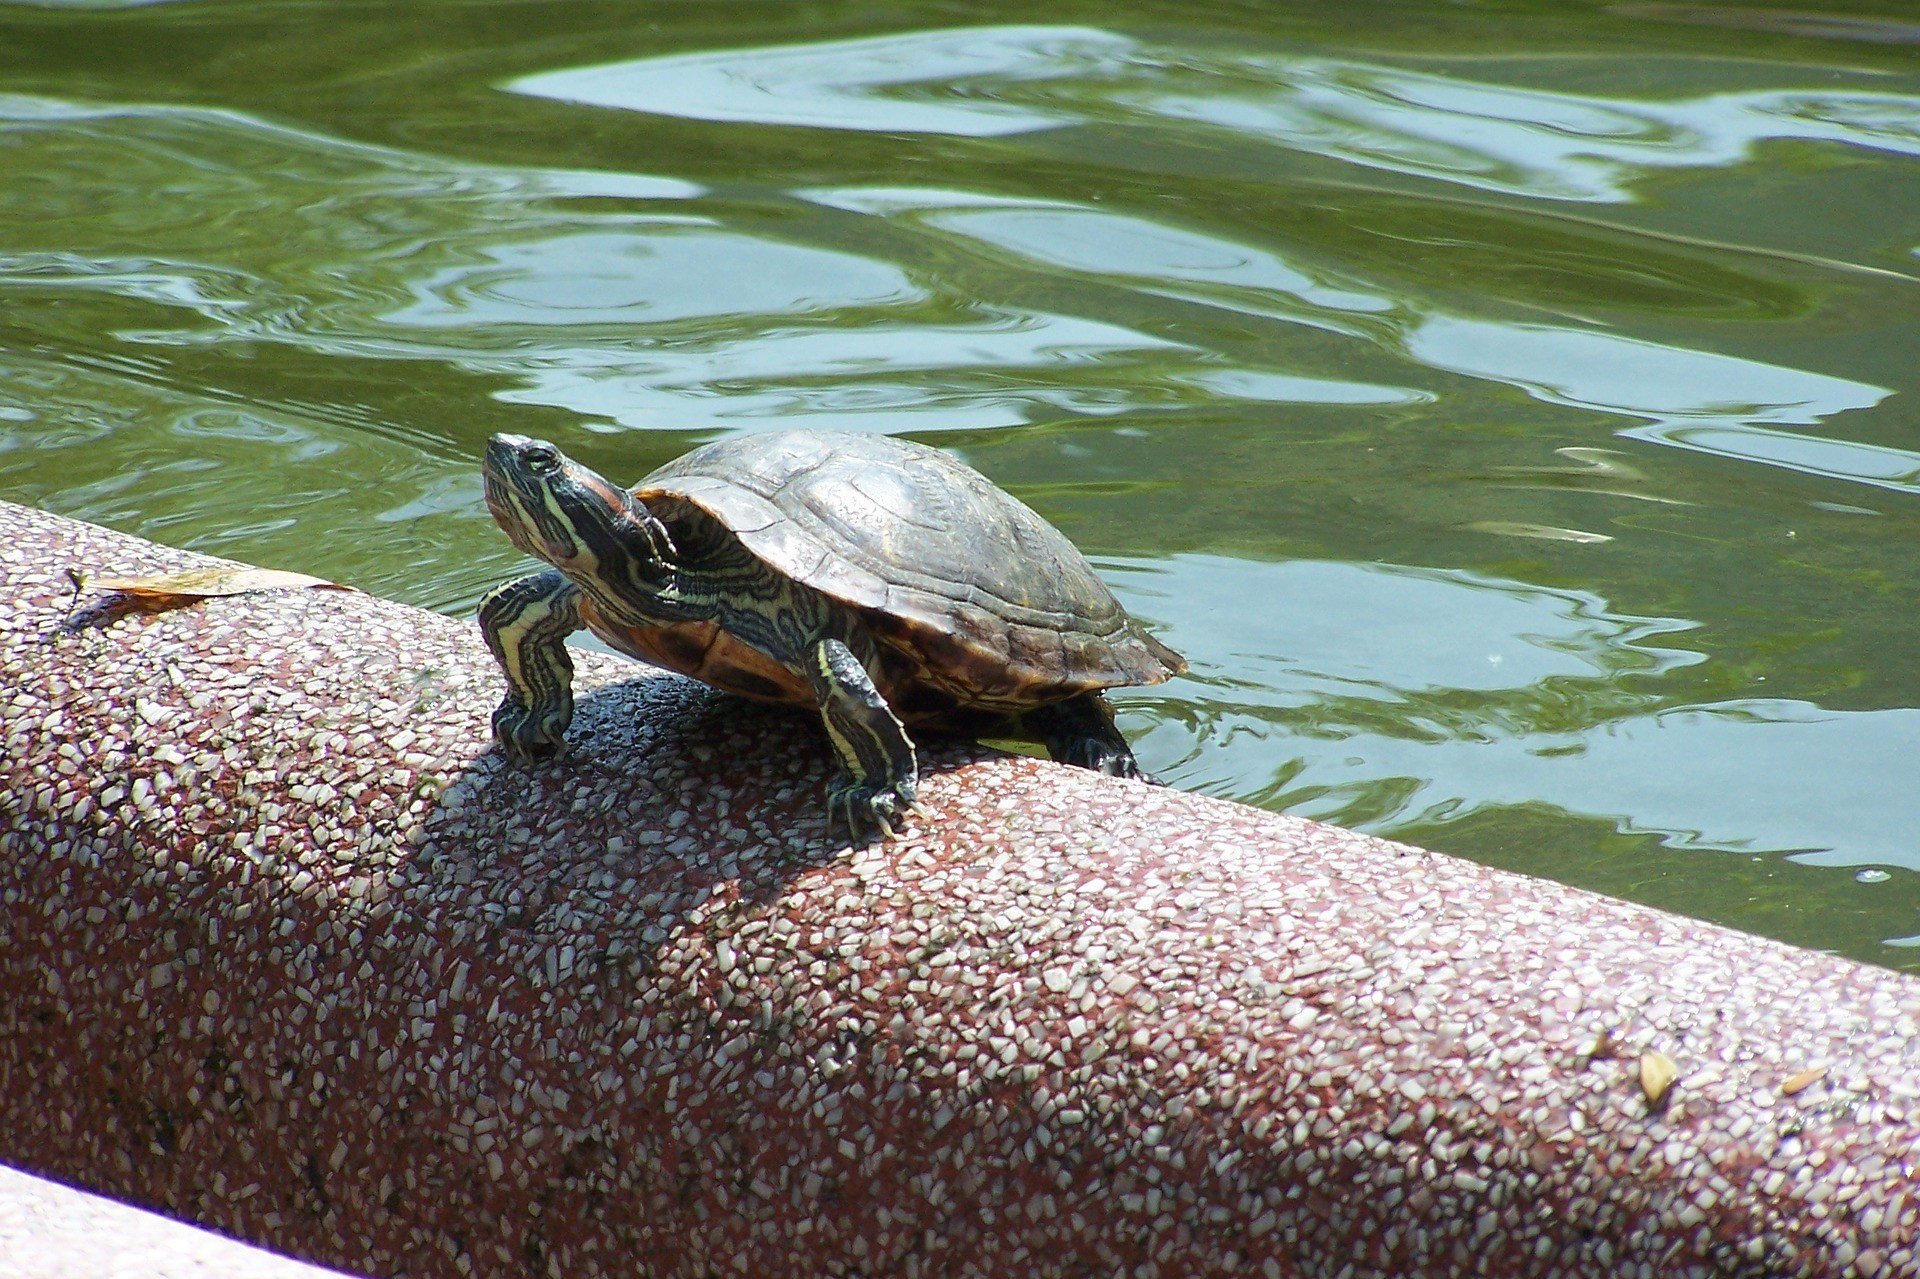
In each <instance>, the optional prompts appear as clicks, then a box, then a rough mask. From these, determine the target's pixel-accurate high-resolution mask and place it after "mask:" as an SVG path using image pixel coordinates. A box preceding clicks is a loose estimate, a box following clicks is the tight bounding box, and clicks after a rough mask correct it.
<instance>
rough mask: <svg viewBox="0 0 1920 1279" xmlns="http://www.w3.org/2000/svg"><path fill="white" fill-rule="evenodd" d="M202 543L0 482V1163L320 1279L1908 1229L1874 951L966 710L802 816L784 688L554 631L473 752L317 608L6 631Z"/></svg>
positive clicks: (1915, 1093) (1592, 1247) (470, 725)
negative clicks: (888, 768)
mask: <svg viewBox="0 0 1920 1279" xmlns="http://www.w3.org/2000/svg"><path fill="white" fill-rule="evenodd" d="M210 562H212V561H209V560H207V559H206V558H205V557H202V556H198V555H194V554H190V553H187V552H182V551H177V550H170V549H167V548H164V547H159V546H155V545H153V544H151V543H148V542H144V541H141V540H139V539H136V538H133V537H129V536H126V535H123V534H119V533H114V532H111V531H108V530H104V529H100V528H96V527H94V526H91V525H86V524H81V523H78V522H75V521H71V520H68V519H64V518H62V517H59V516H54V515H50V514H46V513H44V512H39V511H35V510H31V509H28V508H24V507H19V506H12V505H8V504H4V503H0V583H4V588H3V589H0V934H4V935H5V936H6V937H7V939H8V944H7V945H6V946H4V947H0V983H4V989H5V990H7V991H8V992H9V995H8V998H7V999H5V1000H4V1001H0V1080H4V1081H6V1086H5V1087H4V1088H0V1161H4V1162H7V1163H12V1164H15V1165H18V1166H20V1167H23V1168H26V1169H30V1170H32V1171H35V1172H37V1173H39V1174H41V1175H45V1176H51V1177H55V1178H58V1179H61V1180H63V1181H68V1182H72V1183H75V1184H77V1185H83V1186H87V1187H91V1188H92V1189H94V1190H97V1191H100V1192H102V1193H105V1194H108V1195H112V1196H114V1197H116V1198H122V1199H126V1200H130V1201H133V1202H136V1203H141V1204H145V1205H149V1206H151V1207H152V1208H154V1209H157V1210H159V1211H161V1212H164V1213H167V1214H168V1215H170V1216H174V1217H177V1218H180V1219H183V1220H187V1221H194V1222H198V1223H201V1224H203V1225H206V1226H209V1227H211V1228H213V1229H216V1230H219V1231H221V1232H223V1233H227V1234H230V1235H233V1236H236V1237H239V1238H243V1239H247V1240H251V1241H254V1242H256V1243H259V1244H263V1245H266V1246H268V1247H271V1248H274V1249H277V1250H280V1251H283V1252H287V1253H291V1254H295V1255H298V1256H304V1257H311V1258H314V1259H316V1260H318V1261H320V1262H321V1263H323V1264H326V1265H331V1266H337V1267H341V1268H343V1269H347V1270H352V1271H357V1272H363V1273H367V1274H391V1273H401V1272H404V1273H407V1274H409V1275H416V1276H438V1275H447V1276H453V1275H459V1274H464V1273H467V1272H469V1271H473V1272H478V1273H530V1274H557V1275H565V1276H590V1275H601V1274H609V1275H610V1274H626V1273H632V1272H633V1271H634V1270H635V1269H636V1268H638V1269H639V1270H640V1271H641V1272H642V1273H645V1274H648V1275H655V1276H681V1275H686V1276H692V1275H707V1274H716V1273H719V1274H724V1273H734V1274H743V1275H759V1274H781V1275H793V1276H805V1275H847V1274H871V1275H901V1276H915V1275H920V1276H934V1275H943V1276H944V1275H982V1276H984V1275H993V1276H1004V1277H1010V1279H1022V1277H1028V1276H1052V1275H1063V1276H1064V1275H1079V1274H1086V1273H1100V1274H1108V1273H1114V1274H1120V1273H1124V1274H1130V1275H1141V1276H1150V1275H1164V1276H1168V1277H1172V1276H1196V1277H1197V1276H1216V1275H1217V1276H1228V1275H1233V1276H1239V1275H1248V1274H1252V1275H1271V1276H1293V1275H1329V1276H1352V1277H1354V1279H1358V1277H1359V1276H1383V1277H1384V1276H1393V1277H1394V1279H1425V1277H1427V1276H1463V1277H1464V1276H1475V1277H1476V1279H1477V1277H1480V1276H1505V1275H1515V1276H1518V1275H1529V1276H1582V1277H1584V1276H1588V1275H1593V1274H1602V1273H1604V1274H1608V1275H1627V1276H1631V1275H1648V1276H1653V1275H1658V1276H1661V1277H1662V1279H1667V1277H1680V1276H1709V1275H1712V1276H1727V1275H1751V1276H1762V1275H1764V1276H1779V1277H1785V1276H1809V1277H1811V1276H1862V1277H1865V1279H1873V1277H1874V1276H1888V1277H1889V1279H1891V1277H1892V1276H1895V1275H1903V1274H1912V1273H1914V1272H1915V1267H1916V1265H1917V1264H1920V1261H1917V1258H1920V1229H1917V1228H1916V1217H1917V1216H1920V1201H1917V1199H1916V1190H1915V1186H1914V1183H1913V1181H1912V1179H1911V1176H1910V1173H1909V1168H1910V1165H1911V1161H1912V1159H1913V1151H1914V1150H1915V1149H1916V1148H1920V1067H1917V1066H1916V1062H1920V1036H1917V1035H1916V1029H1917V1025H1920V981H1916V980H1914V979H1911V978H1908V977H1905V976H1902V975H1900V974H1896V973H1893V972H1889V971H1883V970H1879V969H1874V968H1869V967H1864V966H1861V965H1858V964H1854V963H1851V962H1847V961H1844V960H1840V959H1835V958H1832V957H1829V956H1824V955H1820V954H1815V953H1812V952H1808V951H1803V950H1798V949H1795V948H1792V947H1789V946H1785V945H1782V944H1779V943H1776V942H1772V941H1768V940H1764V939H1760V938H1755V937H1750V936H1746V935H1743V934H1738V933H1733V932H1730V931H1728V930H1725V929H1722V928H1717V927H1714V926H1711V925H1707V924H1703V923H1699V922H1696V921H1691V920H1686V919H1681V918H1677V917H1674V916H1670V915H1666V914H1663V913H1660V912H1658V911H1654V910H1651V909H1648V908H1645V907H1640V906H1636V905H1632V904H1628V903H1623V902H1617V901H1612V900H1609V899H1606V898H1602V897H1598V896H1595V895H1593V894H1589V893H1584V892H1580V891H1576V890H1572V889H1568V888H1565V887H1562V886H1559V885H1556V884H1552V883H1548V882H1545V881H1539V880H1532V879H1527V878H1524V877H1521V876H1516V875H1512V874H1507V873H1503V872H1499V871H1494V870H1489V869H1486V868H1484V867H1480V866H1476V865H1473V864H1470V863H1467V862H1463V861H1459V860H1456V859H1452V858H1448V857H1444V856H1441V855H1438V854H1434V853H1430V852H1425V851H1422V850H1419V849H1415V848H1410V847H1407V846H1404V845H1399V844H1393V843H1389V842H1386V841H1382V840H1377V839H1371V838H1368V837H1365V836H1361V835H1357V834H1353V833H1351V832H1346V831H1342V830H1337V829H1334V828H1332V827H1327V826H1322V825H1318V824H1315V823H1312V822H1307V821H1302V820H1298V819H1293V818H1288V817H1284V816H1278V815H1274V814H1270V813H1266V812H1261V811H1259V810H1255V809H1251V808H1247V807H1243V806H1240V805H1235V804H1228V803H1222V802H1219V801H1214V800H1208V799H1204V798H1200V797H1197V796H1192V795H1185V794H1180V793H1177V792H1172V791H1167V790H1160V789H1154V788H1150V787H1146V786H1142V785H1139V784H1137V783H1131V782H1122V781H1116V780H1113V779H1109V778H1103V777H1098V776H1094V775H1092V774H1089V773H1086V772H1084V771H1080V770H1073V769H1066V768H1061V767H1057V766H1054V765H1051V764H1047V763H1043V762H1038V761H1034V760H1026V759H1018V758H1009V757H1003V756H998V755H995V754H993V753H991V752H987V751H983V750H979V749H977V748H971V747H952V748H944V749H935V750H932V751H929V752H927V757H926V759H925V761H924V770H925V774H926V776H925V781H924V784H923V786H922V797H923V800H924V802H925V803H926V805H927V809H928V812H927V814H926V815H925V816H924V817H923V818H921V819H920V820H919V821H918V822H917V824H916V825H915V826H914V827H913V829H912V831H911V832H910V834H909V835H908V836H907V837H906V838H903V839H900V840H897V841H895V842H893V843H890V844H886V845H880V846H875V847H873V848H868V849H863V850H848V849H847V848H845V847H844V846H843V845H842V844H840V843H837V842H835V841H833V840H830V839H829V838H827V836H826V832H825V830H824V826H823V822H822V817H823V807H824V806H823V804H822V803H821V789H822V786H823V784H824V782H825V778H826V775H827V768H828V760H827V756H826V751H825V749H824V746H823V744H822V743H821V742H820V740H819V738H818V734H817V730H816V729H815V728H814V727H813V726H811V725H810V724H808V723H807V722H805V720H803V719H801V718H799V717H795V716H791V715H786V714H782V713H779V712H775V711H768V710H762V709H759V708H754V707H749V706H745V705H743V704H741V703H737V702H733V701H730V700H727V699H724V698H721V697H718V696H716V695H713V694H710V693H708V692H706V691H704V690H701V689H699V688H697V687H696V686H694V685H692V684H690V683H689V682H687V681H684V680H679V679H675V678H670V677H663V676H654V675H651V674H650V673H649V672H648V671H647V670H646V668H643V667H639V666H636V665H634V664H632V663H627V662H622V661H618V660H616V659H611V658H602V657H599V656H596V655H593V654H580V655H579V666H580V668H581V670H580V674H581V687H582V689H583V695H582V697H581V704H580V715H579V718H578V719H577V721H576V724H575V728H574V730H573V733H572V736H571V744H572V748H573V754H572V758H570V759H568V760H566V761H563V762H559V763H553V764H544V765H540V766H535V767H517V766H512V765H509V764H508V763H507V762H506V761H504V760H503V759H502V758H500V757H499V755H498V754H497V753H496V752H495V751H494V750H493V749H492V747H491V743H490V740H489V737H488V732H487V716H488V714H489V712H490V711H491V709H492V707H493V705H494V704H495V702H496V700H497V698H498V695H499V687H500V685H499V679H498V675H497V673H496V672H495V671H494V669H493V666H492V662H491V660H490V658H489V657H488V656H487V654H486V652H485V650H484V649H483V647H482V646H481V644H480V642H479V639H478V636H477V633H476V632H475V629H474V628H473V627H472V626H471V625H470V624H464V623H461V622H457V621H453V620H450V619H447V618H442V617H438V616H435V615H433V614H428V613H424V612H421V611H419V610H416V609H411V608H407V607H404V606H401V605H397V604H392V603H389V602H386V601H382V600H379V599H375V598H373V597H370V596H367V595H364V594H360V593H350V592H340V591H326V590H294V591H279V592H271V593H261V594H253V595H247V596H239V597H230V598H219V599H211V600H206V601H204V602H200V603H197V604H194V605H191V606H188V607H182V608H176V609H172V610H170V611H166V612H161V613H141V612H131V613H125V614H122V615H114V614H111V613H107V612H103V611H102V610H101V609H100V608H99V607H97V605H98V604H99V603H100V601H101V597H99V596H97V595H96V596H92V597H89V600H88V601H83V609H82V612H81V613H80V615H79V621H80V624H79V625H75V626H71V627H64V628H63V625H62V622H63V618H64V617H65V616H66V614H67V609H68V606H69V603H70V602H71V600H72V597H73V588H72V586H71V584H70V583H69V581H68V579H67V577H66V575H65V572H66V570H67V569H68V568H69V567H74V568H81V569H84V570H86V571H88V572H91V573H94V574H97V575H129V574H143V573H155V572H164V571H170V570H175V569H180V568H184V567H192V566H200V565H205V564H208V563H210ZM1651 1054H1658V1055H1659V1056H1658V1058H1656V1057H1654V1056H1652V1055H1651ZM1662 1059H1664V1060H1665V1061H1669V1062H1671V1064H1672V1066H1673V1068H1674V1070H1675V1071H1676V1072H1677V1080H1676V1082H1674V1083H1673V1084H1672V1086H1671V1088H1670V1090H1669V1091H1667V1092H1666V1094H1665V1095H1664V1096H1663V1097H1662V1098H1661V1099H1660V1100H1659V1101H1658V1102H1654V1101H1650V1100H1649V1094H1648V1083H1649V1082H1651V1081H1652V1080H1653V1076H1654V1074H1657V1072H1658V1071H1659V1069H1660V1062H1661V1060H1662ZM1650 1072H1651V1073H1650Z"/></svg>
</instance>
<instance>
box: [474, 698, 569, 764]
mask: <svg viewBox="0 0 1920 1279" xmlns="http://www.w3.org/2000/svg"><path fill="white" fill-rule="evenodd" d="M572 719H573V708H572V707H571V706H567V707H563V708H558V709H550V710H546V711H539V710H535V709H532V708H530V707H526V706H522V705H520V704H519V703H518V702H515V701H513V700H511V699H509V700H507V701H504V702H502V703H500V707H499V709H498V710H496V711H494V713H493V740H494V741H496V742H498V743H499V744H500V749H502V750H504V751H505V752H506V753H507V755H508V756H509V757H510V758H512V759H516V760H519V761H520V762H522V763H532V762H534V761H536V760H543V759H559V758H564V757H565V755H566V753H567V743H566V735H567V724H568V723H569V722H570V721H571V720H572Z"/></svg>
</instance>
